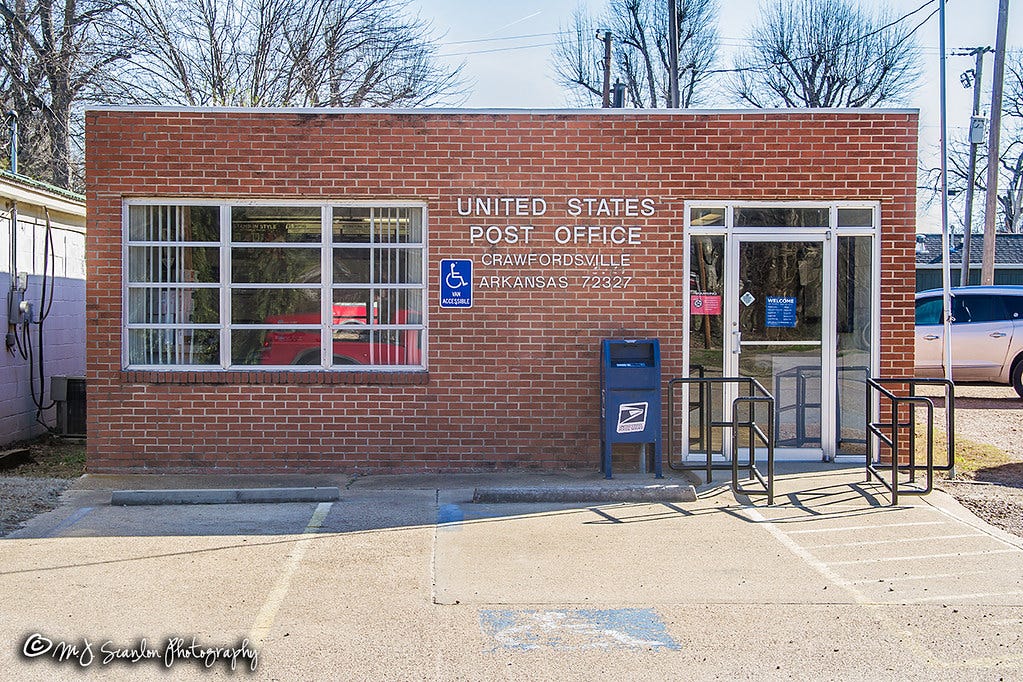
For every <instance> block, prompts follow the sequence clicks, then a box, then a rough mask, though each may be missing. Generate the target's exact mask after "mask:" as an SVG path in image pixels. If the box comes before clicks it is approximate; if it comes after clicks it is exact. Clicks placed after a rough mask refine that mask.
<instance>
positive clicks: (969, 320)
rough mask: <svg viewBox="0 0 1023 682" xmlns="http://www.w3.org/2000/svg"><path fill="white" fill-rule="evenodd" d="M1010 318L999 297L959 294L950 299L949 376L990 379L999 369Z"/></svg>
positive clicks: (1006, 345) (1006, 346)
mask: <svg viewBox="0 0 1023 682" xmlns="http://www.w3.org/2000/svg"><path fill="white" fill-rule="evenodd" d="M1011 341H1012V321H1011V320H1010V319H1009V316H1008V314H1007V313H1006V310H1005V304H1004V303H1003V302H1002V297H1001V296H997V295H994V294H959V295H957V296H955V298H954V299H953V300H952V368H953V370H952V378H953V379H955V380H956V381H993V380H997V379H998V378H999V377H1000V376H1001V373H1002V366H1003V365H1004V364H1005V357H1006V355H1007V354H1008V352H1009V344H1010V343H1011Z"/></svg>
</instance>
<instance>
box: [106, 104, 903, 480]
mask: <svg viewBox="0 0 1023 682" xmlns="http://www.w3.org/2000/svg"><path fill="white" fill-rule="evenodd" d="M86 124H87V177H88V191H87V200H88V206H89V215H88V254H89V261H88V287H89V288H88V299H87V303H88V305H87V317H88V325H89V335H88V382H89V424H88V427H89V434H90V438H89V468H90V470H92V471H94V472H103V471H141V470H161V471H213V470H217V471H242V470H244V471H278V472H312V471H349V472H368V471H394V472H397V471H416V470H444V471H451V470H467V469H492V468H501V467H508V466H528V467H544V468H566V467H584V468H595V467H596V466H597V464H598V461H599V460H598V458H599V451H600V441H599V439H600V436H599V428H600V427H599V423H600V422H599V420H600V408H599V405H600V398H599V389H598V374H599V372H598V360H599V341H600V340H601V339H603V338H611V337H616V338H623V337H625V338H629V337H633V338H634V337H644V338H647V337H649V338H657V339H660V346H661V350H662V361H663V367H664V376H665V378H667V377H673V376H682V375H685V374H687V373H689V372H691V371H703V372H704V373H705V374H708V375H711V376H713V375H722V374H723V375H734V374H736V373H740V372H741V373H744V374H752V375H755V376H759V377H761V379H762V380H763V381H764V382H765V386H768V387H774V389H775V390H776V391H777V392H778V399H779V403H780V404H779V407H780V416H779V423H778V427H779V442H780V444H781V445H782V446H784V447H785V448H786V449H787V452H788V454H789V455H790V456H811V457H816V458H820V457H821V456H822V455H823V456H824V457H825V458H830V457H831V456H834V455H836V454H843V453H844V452H847V451H848V452H851V451H855V450H856V448H857V442H858V441H860V440H861V439H862V434H863V430H864V428H863V424H862V421H863V420H862V415H863V411H864V410H863V404H864V400H865V398H864V391H863V389H862V385H863V384H862V376H865V375H866V373H868V372H869V373H873V374H884V375H908V374H911V372H912V363H913V355H912V353H913V347H912V333H913V326H912V325H913V320H912V316H911V310H912V307H911V306H912V297H913V288H914V286H913V268H914V226H915V214H916V201H915V198H916V191H915V184H916V139H917V114H916V112H914V111H902V110H886V111H870V110H847V111H830V110H829V111H818V110H785V111H745V112H730V111H687V110H682V111H673V112H666V111H663V110H662V111H635V110H604V111H599V110H598V111H570V112H470V111H434V110H419V111H402V112H397V111H364V110H352V111H343V110H342V111H330V110H248V109H247V110H239V109H234V110H212V109H203V110H191V109H167V108H151V109H135V108H131V109H96V110H91V111H89V112H88V113H87V121H86ZM787 377H789V378H791V377H796V379H797V381H798V383H799V387H800V388H799V389H798V390H796V389H792V388H789V387H788V384H787V383H786V382H787V381H788V378H787ZM808 425H809V426H808ZM797 426H798V427H799V428H797ZM859 447H862V446H859ZM674 455H677V456H683V455H684V453H674ZM674 455H673V456H674Z"/></svg>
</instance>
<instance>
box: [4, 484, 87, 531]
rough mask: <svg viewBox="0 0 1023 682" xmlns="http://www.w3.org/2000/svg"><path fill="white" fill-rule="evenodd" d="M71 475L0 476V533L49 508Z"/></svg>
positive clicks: (16, 527) (55, 504) (53, 506)
mask: <svg viewBox="0 0 1023 682" xmlns="http://www.w3.org/2000/svg"><path fill="white" fill-rule="evenodd" d="M71 483H72V479H67V478H35V477H31V478H30V477H28V476H4V477H2V478H0V537H3V536H5V535H7V534H8V533H12V532H14V531H15V530H17V529H18V527H19V526H20V525H21V524H22V522H24V521H27V520H28V519H30V518H32V517H33V516H35V515H36V514H42V513H43V512H47V511H50V510H51V509H53V508H55V507H56V506H57V503H58V502H59V501H60V494H61V493H62V492H64V491H65V490H67V488H68V486H70V485H71Z"/></svg>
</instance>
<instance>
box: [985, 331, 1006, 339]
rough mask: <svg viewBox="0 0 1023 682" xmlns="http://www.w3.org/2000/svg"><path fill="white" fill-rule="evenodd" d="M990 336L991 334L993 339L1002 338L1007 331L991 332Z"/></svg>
mask: <svg viewBox="0 0 1023 682" xmlns="http://www.w3.org/2000/svg"><path fill="white" fill-rule="evenodd" d="M988 336H990V337H991V338H992V339H1000V338H1002V337H1003V336H1005V332H991V333H990V334H988Z"/></svg>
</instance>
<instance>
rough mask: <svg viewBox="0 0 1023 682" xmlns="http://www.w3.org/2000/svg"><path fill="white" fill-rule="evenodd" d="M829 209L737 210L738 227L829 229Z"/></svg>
mask: <svg viewBox="0 0 1023 682" xmlns="http://www.w3.org/2000/svg"><path fill="white" fill-rule="evenodd" d="M828 213H829V212H828V209H827V208H783V207H780V208H767V207H764V208H758V207H746V208H736V209H735V226H736V227H827V226H828V223H829V218H828Z"/></svg>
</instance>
